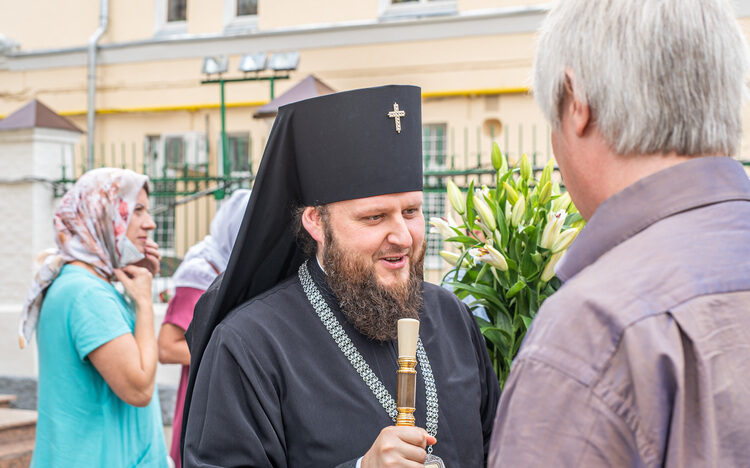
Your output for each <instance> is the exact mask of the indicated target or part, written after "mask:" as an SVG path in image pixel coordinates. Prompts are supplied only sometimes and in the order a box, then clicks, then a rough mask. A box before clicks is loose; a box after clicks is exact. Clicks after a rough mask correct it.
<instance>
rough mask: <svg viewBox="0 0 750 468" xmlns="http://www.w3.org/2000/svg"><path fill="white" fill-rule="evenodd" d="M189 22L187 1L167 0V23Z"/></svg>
mask: <svg viewBox="0 0 750 468" xmlns="http://www.w3.org/2000/svg"><path fill="white" fill-rule="evenodd" d="M186 20H187V0H167V22H168V23H173V22H175V21H186Z"/></svg>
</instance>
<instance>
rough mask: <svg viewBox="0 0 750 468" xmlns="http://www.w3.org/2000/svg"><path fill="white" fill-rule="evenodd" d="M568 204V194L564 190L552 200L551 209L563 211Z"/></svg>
mask: <svg viewBox="0 0 750 468" xmlns="http://www.w3.org/2000/svg"><path fill="white" fill-rule="evenodd" d="M568 205H570V194H569V193H568V192H565V193H563V194H562V195H560V196H559V197H557V198H556V199H555V201H553V202H552V211H565V210H567V209H568Z"/></svg>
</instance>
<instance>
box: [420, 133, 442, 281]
mask: <svg viewBox="0 0 750 468" xmlns="http://www.w3.org/2000/svg"><path fill="white" fill-rule="evenodd" d="M446 133H447V132H446V125H445V124H428V125H424V126H423V127H422V157H423V161H424V170H425V172H427V171H442V170H445V168H446V159H447V158H446V141H447V137H446ZM422 212H423V213H424V219H425V224H426V225H425V233H426V236H427V252H425V268H427V269H440V268H441V267H442V263H441V259H440V251H441V250H442V245H443V239H442V238H441V236H440V234H438V233H433V232H430V225H429V222H430V218H432V217H436V218H441V217H443V216H445V188H444V180H443V179H442V178H439V177H435V176H428V177H426V178H425V191H424V204H423V206H422Z"/></svg>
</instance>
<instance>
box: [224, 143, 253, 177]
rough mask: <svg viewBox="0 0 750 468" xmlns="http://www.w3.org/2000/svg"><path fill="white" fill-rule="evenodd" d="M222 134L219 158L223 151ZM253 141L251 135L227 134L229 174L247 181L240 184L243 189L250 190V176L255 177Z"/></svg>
mask: <svg viewBox="0 0 750 468" xmlns="http://www.w3.org/2000/svg"><path fill="white" fill-rule="evenodd" d="M221 144H222V142H221V134H220V135H219V157H221V155H222V154H223V153H222V151H221ZM251 145H252V139H251V138H250V134H249V133H246V132H245V133H241V132H238V133H227V148H228V152H227V158H228V159H229V174H230V176H231V177H233V178H236V179H245V180H244V181H242V182H240V183H239V186H240V187H242V188H250V176H252V175H253V162H252V153H251V152H250V148H251ZM222 169H223V166H222Z"/></svg>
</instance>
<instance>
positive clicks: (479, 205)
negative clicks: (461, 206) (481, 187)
mask: <svg viewBox="0 0 750 468" xmlns="http://www.w3.org/2000/svg"><path fill="white" fill-rule="evenodd" d="M474 208H476V210H477V213H479V217H480V218H481V219H482V222H483V223H484V225H485V226H487V227H488V228H489V230H490V233H492V231H494V230H495V227H497V225H496V224H495V216H494V215H493V214H492V208H490V205H489V204H488V203H487V201H485V199H484V194H482V192H481V191H478V193H475V194H474Z"/></svg>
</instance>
